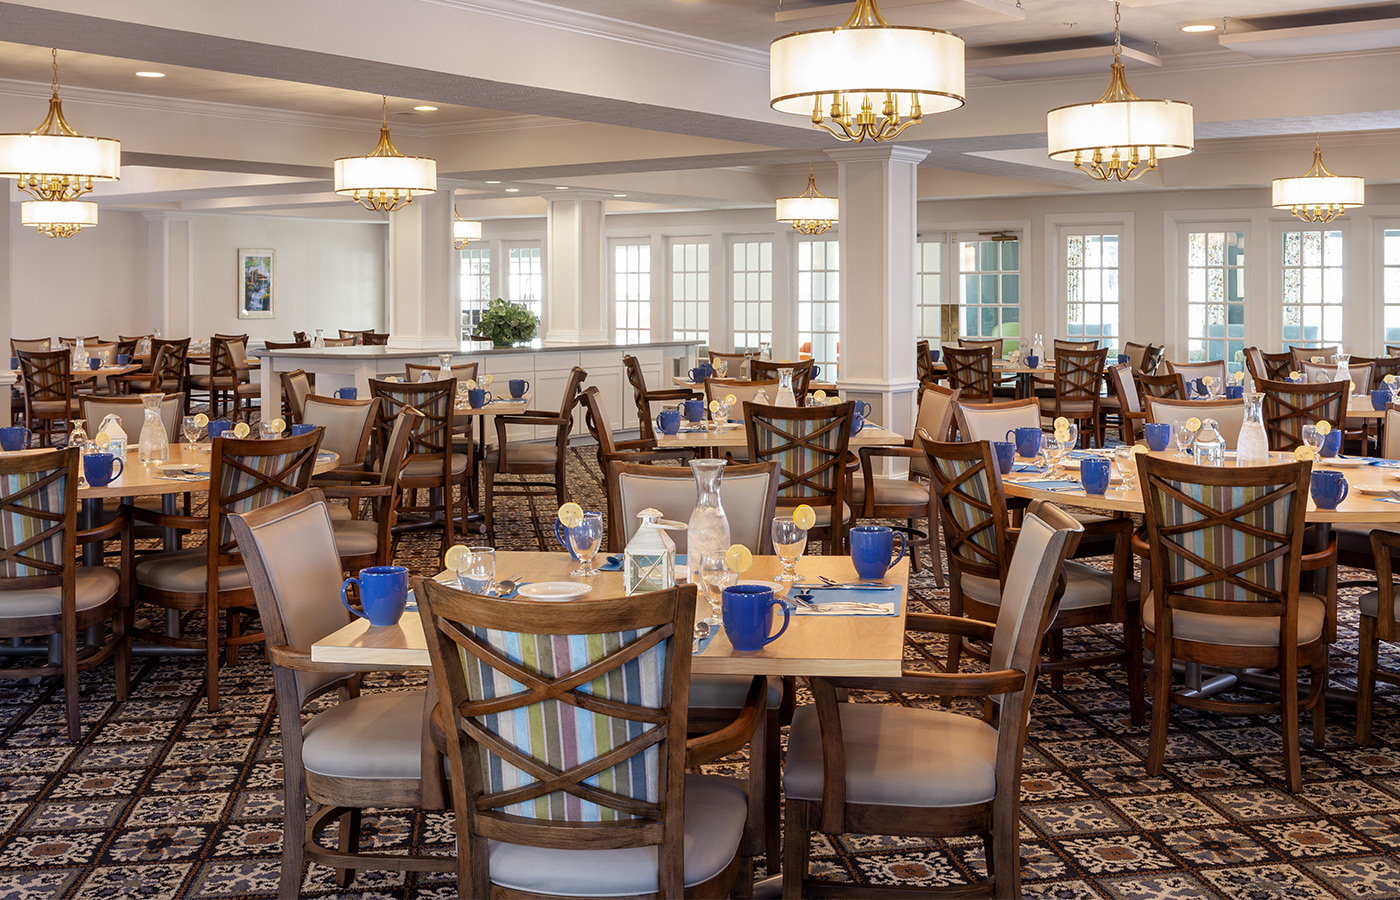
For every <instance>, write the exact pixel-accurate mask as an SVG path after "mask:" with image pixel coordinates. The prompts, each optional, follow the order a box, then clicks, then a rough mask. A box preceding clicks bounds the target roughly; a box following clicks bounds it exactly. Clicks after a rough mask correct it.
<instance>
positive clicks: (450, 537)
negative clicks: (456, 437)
mask: <svg viewBox="0 0 1400 900" xmlns="http://www.w3.org/2000/svg"><path fill="white" fill-rule="evenodd" d="M369 387H370V391H371V392H372V393H373V395H374V397H375V399H376V400H378V401H379V415H377V416H371V417H370V419H371V421H372V422H374V428H375V430H376V432H377V434H376V440H375V443H376V446H378V447H381V448H387V447H389V446H390V445H391V443H392V438H391V434H392V431H393V428H394V422H395V420H396V419H397V418H398V415H399V412H400V411H401V410H405V409H409V408H412V409H415V410H417V411H418V412H419V413H421V414H422V415H423V421H422V422H421V423H420V425H419V428H418V430H417V431H416V432H414V433H413V435H412V438H411V440H410V442H409V456H408V463H407V464H406V465H405V466H404V469H403V472H402V473H401V474H400V476H399V485H400V487H402V488H403V489H404V490H405V491H408V492H409V493H410V496H412V497H414V498H415V499H416V496H417V492H418V491H420V490H426V491H427V492H428V502H427V503H425V504H422V505H419V504H417V503H414V504H411V505H408V506H402V507H400V509H399V512H401V513H402V512H412V513H415V514H421V515H422V516H424V521H425V522H430V521H431V517H432V516H438V515H440V516H441V517H442V542H441V545H440V547H439V549H438V555H439V556H441V555H442V554H444V553H446V552H447V548H448V547H451V546H452V545H453V544H454V543H455V542H456V536H455V535H456V531H455V527H456V526H455V520H456V519H457V518H458V517H460V518H461V520H462V525H463V527H466V523H467V511H468V509H469V507H470V501H471V497H470V492H469V491H468V490H467V484H468V483H469V479H470V478H471V475H472V465H473V460H472V454H471V453H470V452H466V453H461V452H458V451H457V450H456V449H454V447H453V421H452V420H453V415H454V407H453V402H454V400H455V398H456V396H457V382H456V381H455V380H443V381H420V382H414V383H412V384H407V383H404V382H400V381H377V380H373V379H372V380H371V381H370V383H369ZM342 402H343V401H342ZM466 439H467V440H470V439H471V436H470V435H467V438H466ZM454 489H456V490H457V491H459V493H458V495H457V497H455V498H454V497H453V490H454Z"/></svg>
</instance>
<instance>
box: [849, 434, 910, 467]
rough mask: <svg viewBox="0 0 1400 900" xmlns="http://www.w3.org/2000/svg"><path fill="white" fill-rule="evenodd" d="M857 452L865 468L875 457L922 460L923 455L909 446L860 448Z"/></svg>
mask: <svg viewBox="0 0 1400 900" xmlns="http://www.w3.org/2000/svg"><path fill="white" fill-rule="evenodd" d="M905 440H912V438H906V439H905ZM858 452H859V453H860V461H861V463H863V464H865V465H867V466H868V465H869V463H870V461H871V460H872V459H874V458H875V457H877V456H884V457H889V458H890V459H922V458H923V455H924V451H922V450H915V449H914V447H913V446H912V445H911V444H904V445H903V446H889V447H861V448H860V449H859V451H858Z"/></svg>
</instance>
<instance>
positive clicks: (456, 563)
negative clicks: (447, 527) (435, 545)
mask: <svg viewBox="0 0 1400 900" xmlns="http://www.w3.org/2000/svg"><path fill="white" fill-rule="evenodd" d="M471 556H472V552H471V551H470V550H468V549H467V545H466V544H453V545H452V546H451V547H448V548H447V552H446V553H444V554H443V555H442V564H443V565H444V566H446V567H447V568H449V569H451V570H452V571H454V572H460V571H462V570H463V569H465V568H466V567H467V562H468V561H469V560H470V559H471Z"/></svg>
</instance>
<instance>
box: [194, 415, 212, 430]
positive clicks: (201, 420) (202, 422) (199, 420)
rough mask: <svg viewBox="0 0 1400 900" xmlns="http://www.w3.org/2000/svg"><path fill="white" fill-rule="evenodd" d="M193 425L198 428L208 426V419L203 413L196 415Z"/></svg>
mask: <svg viewBox="0 0 1400 900" xmlns="http://www.w3.org/2000/svg"><path fill="white" fill-rule="evenodd" d="M194 424H196V425H198V426H199V427H200V428H204V427H206V426H207V425H208V424H209V417H208V416H206V415H205V414H204V413H197V414H196V415H195V417H194Z"/></svg>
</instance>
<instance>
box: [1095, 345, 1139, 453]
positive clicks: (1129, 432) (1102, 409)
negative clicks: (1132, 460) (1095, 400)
mask: <svg viewBox="0 0 1400 900" xmlns="http://www.w3.org/2000/svg"><path fill="white" fill-rule="evenodd" d="M1108 383H1109V385H1110V387H1111V389H1112V392H1113V394H1112V396H1110V397H1104V398H1103V399H1101V400H1100V401H1099V420H1100V424H1099V433H1100V434H1102V433H1103V431H1104V429H1105V428H1109V427H1116V428H1117V429H1118V437H1119V438H1120V439H1122V441H1123V443H1125V444H1131V443H1134V442H1136V441H1137V439H1138V435H1140V434H1141V433H1142V423H1143V422H1145V421H1146V420H1147V411H1146V410H1145V409H1144V408H1143V400H1142V396H1141V395H1140V394H1138V385H1137V380H1136V379H1135V378H1134V377H1133V366H1132V365H1131V364H1129V365H1126V366H1122V365H1120V366H1114V367H1112V368H1111V369H1109V370H1108Z"/></svg>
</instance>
